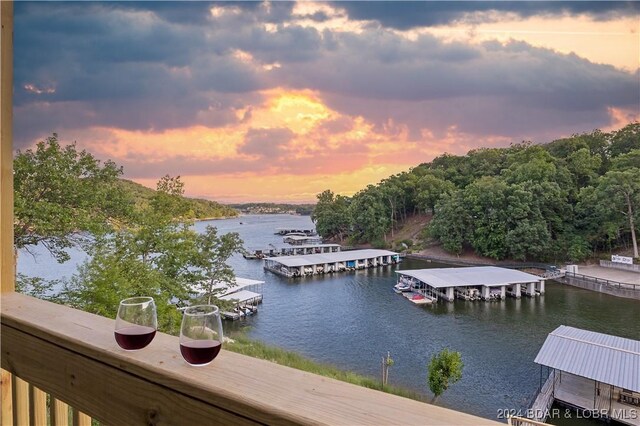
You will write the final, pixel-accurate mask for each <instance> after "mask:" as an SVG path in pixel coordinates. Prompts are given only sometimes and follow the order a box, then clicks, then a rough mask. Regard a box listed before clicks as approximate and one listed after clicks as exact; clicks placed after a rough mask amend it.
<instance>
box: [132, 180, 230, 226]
mask: <svg viewBox="0 0 640 426" xmlns="http://www.w3.org/2000/svg"><path fill="white" fill-rule="evenodd" d="M120 184H121V185H122V187H123V188H125V190H127V191H128V192H130V193H131V194H132V195H133V199H134V200H135V202H136V205H137V206H138V207H142V206H145V205H146V204H148V203H149V200H150V199H151V197H152V196H153V194H154V193H155V192H156V191H155V190H153V189H151V188H147V187H146V186H144V185H140V184H139V183H136V182H133V181H130V180H127V179H120ZM184 200H185V202H186V203H188V204H189V207H190V209H191V210H192V211H193V213H194V218H195V219H217V218H222V217H234V216H238V211H237V210H235V209H233V208H232V207H229V206H226V205H224V204H220V203H217V202H215V201H210V200H203V199H201V198H188V197H184Z"/></svg>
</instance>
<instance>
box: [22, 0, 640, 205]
mask: <svg viewBox="0 0 640 426" xmlns="http://www.w3.org/2000/svg"><path fill="white" fill-rule="evenodd" d="M14 21H15V22H14V23H15V49H14V55H15V57H14V63H15V74H14V78H15V92H14V105H15V110H14V120H15V125H14V133H15V145H16V147H17V148H19V149H25V148H28V147H30V146H33V144H34V143H35V142H36V141H37V140H41V139H42V138H44V137H46V136H47V135H50V134H51V133H53V132H56V133H58V134H59V136H60V138H61V139H62V140H63V141H66V142H72V141H77V143H78V145H79V146H80V147H82V148H85V149H87V150H89V151H90V152H92V153H94V154H95V155H97V156H98V157H99V158H102V159H107V158H110V159H113V160H114V161H116V162H117V163H118V164H120V165H122V166H124V170H125V177H127V178H130V179H133V180H135V181H137V182H140V183H142V184H145V185H147V186H151V187H154V186H155V185H154V182H155V181H156V180H157V179H158V178H159V177H160V176H163V175H165V174H170V175H181V176H182V177H183V180H184V181H185V182H186V190H187V194H188V195H192V196H204V197H207V198H212V199H217V200H222V201H225V202H240V201H266V200H273V201H292V202H303V201H311V200H314V198H315V194H317V193H318V192H320V191H322V190H324V189H327V188H331V189H333V190H334V191H336V192H339V193H343V194H347V195H350V194H352V193H354V192H355V191H357V190H358V189H360V188H362V187H364V186H366V185H367V184H368V183H375V182H377V181H379V180H380V179H382V178H385V177H387V176H389V175H390V174H394V173H397V172H400V171H403V170H407V169H408V168H410V167H412V166H415V165H417V164H419V163H421V162H425V161H429V160H431V159H432V158H433V157H435V156H437V155H439V154H442V153H443V152H449V153H455V154H463V153H465V152H467V151H468V150H470V149H473V148H477V147H492V146H507V145H508V144H509V143H511V142H519V141H522V140H532V141H534V142H547V141H550V140H552V139H555V138H559V137H563V136H568V135H571V134H573V133H578V132H586V131H591V130H593V129H596V128H599V129H603V130H611V129H616V128H619V127H622V126H623V125H624V124H626V123H628V122H631V121H634V120H638V119H640V104H639V102H640V100H639V98H640V68H639V67H640V3H634V2H609V1H604V2H588V1H579V2H556V1H553V2H544V1H532V2H509V1H505V2H462V1H460V2H400V1H395V2H384V1H379V2H343V1H337V2H322V3H315V2H313V3H312V2H261V3H258V2H255V3H254V2H223V3H222V2H218V3H206V2H190V3H179V2H178V3H173V2H109V3H99V2H72V3H64V2H44V3H31V2H17V3H16V4H15V18H14Z"/></svg>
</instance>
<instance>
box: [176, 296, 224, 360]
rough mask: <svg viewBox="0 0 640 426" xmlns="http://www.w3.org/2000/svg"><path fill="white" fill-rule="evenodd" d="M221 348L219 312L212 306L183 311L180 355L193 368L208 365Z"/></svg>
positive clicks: (194, 307) (195, 307)
mask: <svg viewBox="0 0 640 426" xmlns="http://www.w3.org/2000/svg"><path fill="white" fill-rule="evenodd" d="M221 347H222V321H221V320H220V310H219V309H218V307H217V306H214V305H197V306H191V307H189V308H187V309H185V310H184V315H183V317H182V326H181V327H180V353H182V357H183V358H184V360H185V361H186V362H187V363H188V364H190V365H194V366H203V365H207V364H209V363H210V362H211V361H213V359H214V358H215V357H216V356H218V353H220V348H221Z"/></svg>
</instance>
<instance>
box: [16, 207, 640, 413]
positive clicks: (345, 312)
mask: <svg viewBox="0 0 640 426" xmlns="http://www.w3.org/2000/svg"><path fill="white" fill-rule="evenodd" d="M206 225H213V226H216V227H217V228H218V229H219V230H220V232H222V233H225V232H238V233H239V234H240V236H241V237H242V238H243V239H244V241H245V247H248V248H251V247H256V248H257V247H264V248H266V247H267V245H268V244H270V243H272V244H276V245H280V244H281V243H282V237H280V236H277V235H274V230H275V228H278V227H286V226H300V227H311V226H313V224H312V222H311V220H310V218H309V217H305V216H291V215H256V216H241V217H238V218H234V219H225V220H216V221H206V222H198V223H196V225H195V227H196V229H197V230H200V231H201V230H203V229H204V227H205V226H206ZM36 251H37V252H40V251H39V250H36ZM40 253H41V255H40V256H39V257H38V258H37V259H34V258H33V257H31V256H29V255H26V254H24V253H22V254H20V256H19V262H18V270H19V272H23V273H26V274H28V275H36V276H43V277H45V278H60V276H61V275H67V276H68V275H70V274H72V273H73V271H74V269H75V267H76V264H77V263H79V262H81V261H82V260H84V258H85V257H84V255H83V254H82V253H80V252H73V253H72V260H71V261H70V262H67V263H66V264H63V265H58V264H56V263H55V261H53V260H52V259H51V258H50V257H49V256H47V255H46V254H45V253H42V252H40ZM231 264H232V266H233V267H234V269H235V271H236V274H237V275H238V276H241V277H245V278H253V279H258V280H264V281H266V283H265V284H264V286H263V287H262V293H263V294H264V302H263V304H262V305H261V307H260V311H259V313H258V314H257V315H255V316H253V317H249V318H248V319H246V320H242V321H238V322H235V323H228V324H227V325H226V326H227V328H228V330H229V331H231V330H238V329H243V330H244V331H246V332H247V334H248V336H249V337H251V338H253V339H257V340H262V341H264V342H266V343H269V344H272V345H275V346H279V347H282V348H285V349H289V350H293V351H296V352H298V353H301V354H303V355H305V356H307V357H309V358H311V359H314V360H316V361H321V362H325V363H330V364H334V365H336V366H338V367H340V368H343V369H347V370H353V371H356V372H359V373H362V374H366V375H371V376H377V377H379V375H380V362H381V357H382V356H384V355H386V354H387V351H389V352H390V353H391V357H392V358H393V359H394V361H395V365H393V367H391V369H390V373H389V382H390V383H391V384H395V385H401V386H404V387H407V388H410V389H413V390H415V391H418V392H421V393H423V394H425V395H428V386H427V382H426V377H427V368H426V366H427V363H428V362H429V359H430V357H431V356H432V355H433V354H435V353H437V352H438V351H440V350H441V349H442V348H445V347H446V348H450V349H453V350H456V351H459V352H461V354H462V360H463V362H464V371H463V377H462V380H460V381H459V382H458V383H456V384H455V385H453V386H452V387H451V388H450V389H448V390H447V392H445V394H444V395H443V396H442V397H441V398H440V399H439V402H438V404H440V405H443V406H447V407H451V408H454V409H456V410H460V411H465V412H467V413H471V414H476V415H480V416H483V417H487V418H495V416H496V413H497V411H498V410H499V409H516V410H517V409H522V410H524V409H526V408H527V406H528V405H529V403H530V402H531V400H532V397H533V396H534V394H535V392H536V390H537V388H538V385H539V380H540V369H539V366H537V365H536V364H534V363H533V359H534V358H535V356H536V354H537V352H538V350H539V349H540V347H541V346H542V343H543V342H544V339H545V338H546V336H547V334H548V333H549V332H551V331H552V330H554V329H555V328H556V327H558V326H559V325H569V326H574V327H580V328H585V329H589V330H593V331H598V332H603V333H608V334H614V335H617V336H622V337H628V338H632V339H640V321H639V318H640V302H638V301H634V300H630V299H622V298H617V297H613V296H608V295H605V294H600V293H595V292H589V291H586V290H582V289H578V288H575V287H570V286H563V285H561V284H558V283H555V282H548V283H547V287H546V295H545V296H543V297H538V298H535V299H529V298H523V299H520V300H515V299H510V298H509V299H507V300H505V301H501V302H492V303H485V302H467V301H458V300H457V301H455V302H454V303H442V302H441V303H438V304H436V305H435V306H432V307H420V306H416V305H413V304H412V303H410V302H409V301H407V300H406V299H404V298H403V297H401V296H399V295H397V294H395V293H394V292H393V291H392V286H393V285H394V284H395V280H396V277H395V275H396V274H395V273H394V270H395V269H393V268H392V267H386V268H385V269H382V270H364V271H356V272H349V273H343V274H334V275H331V276H317V277H309V278H298V279H286V278H284V277H280V276H278V275H275V274H272V273H270V272H266V271H264V270H263V268H262V262H261V261H257V260H245V259H244V258H243V257H242V256H235V257H234V258H232V259H231ZM443 266H445V265H437V264H434V263H428V262H424V261H416V260H409V259H407V260H405V261H404V262H403V263H401V264H400V265H399V268H400V269H414V268H429V267H443Z"/></svg>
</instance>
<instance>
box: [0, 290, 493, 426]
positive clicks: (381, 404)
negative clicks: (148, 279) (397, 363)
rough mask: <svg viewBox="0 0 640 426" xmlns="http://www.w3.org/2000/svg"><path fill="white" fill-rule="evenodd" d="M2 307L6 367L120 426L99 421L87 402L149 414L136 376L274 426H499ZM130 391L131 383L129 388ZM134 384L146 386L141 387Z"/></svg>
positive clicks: (52, 309)
mask: <svg viewBox="0 0 640 426" xmlns="http://www.w3.org/2000/svg"><path fill="white" fill-rule="evenodd" d="M2 304H3V306H2V326H3V333H2V339H3V342H2V343H3V344H2V365H3V367H4V368H7V369H10V370H11V371H12V372H14V373H15V374H18V375H21V374H29V375H31V377H33V380H36V379H37V380H39V381H43V382H45V383H49V382H53V384H54V386H57V389H51V388H45V389H46V390H47V391H48V392H50V393H51V394H53V395H54V396H58V397H60V398H61V399H63V400H65V401H67V402H68V403H70V404H71V405H72V406H77V407H78V408H80V409H82V410H83V411H85V412H87V413H89V414H91V415H92V416H93V417H95V418H97V419H98V420H104V421H106V422H108V423H113V422H112V421H110V420H113V418H111V417H109V416H108V415H107V416H105V414H112V415H115V414H114V413H105V412H104V411H102V412H100V414H101V415H98V413H97V412H96V411H94V409H95V408H99V407H93V408H92V409H91V410H89V409H87V408H85V406H83V405H81V404H86V402H87V400H93V399H100V400H101V401H103V402H105V404H106V402H110V403H112V406H114V407H115V406H118V405H116V404H125V406H130V405H135V406H138V405H142V406H143V407H146V408H147V409H148V406H147V405H145V398H136V396H135V395H136V394H138V393H145V397H151V395H150V394H146V392H149V389H151V388H150V387H146V388H145V389H146V390H144V391H143V390H142V389H139V392H136V394H131V392H129V391H127V395H128V397H127V398H132V400H127V401H121V398H120V397H119V396H118V392H119V390H118V389H122V388H123V386H122V385H123V384H124V383H125V382H126V383H129V381H130V380H134V379H138V380H141V381H143V382H145V383H147V384H148V385H149V386H152V387H155V386H158V387H162V388H166V389H168V390H170V392H169V395H167V399H166V400H163V403H159V405H157V407H158V408H157V409H158V410H162V409H163V408H165V409H166V408H167V407H176V406H177V405H178V404H179V402H178V401H177V398H176V396H184V397H188V398H189V399H190V400H197V401H204V402H205V403H206V404H208V405H209V406H210V407H217V408H218V409H220V410H226V411H228V412H231V413H236V414H237V415H238V416H242V417H246V418H250V419H252V420H254V421H256V422H259V423H266V424H286V423H289V424H291V423H295V424H332V425H341V424H349V425H353V424H420V425H430V424H437V425H446V424H455V425H461V426H462V425H481V424H499V423H497V422H494V421H491V420H487V419H483V418H479V417H476V416H471V415H468V414H464V413H460V412H457V411H453V410H449V409H446V408H442V407H437V406H433V405H429V404H424V403H420V402H417V401H413V400H409V399H405V398H401V397H398V396H395V395H390V394H386V393H383V392H378V391H374V390H370V389H366V388H362V387H359V386H356V385H351V384H348V383H344V382H339V381H337V380H333V379H329V378H325V377H321V376H317V375H314V374H311V373H306V372H303V371H299V370H295V369H292V368H288V367H283V366H280V365H276V364H273V363H270V362H267V361H264V360H259V359H255V358H250V357H247V356H244V355H239V354H235V353H232V352H228V351H225V350H224V349H223V350H222V351H221V353H220V355H219V356H218V358H216V360H215V361H214V362H213V363H212V364H211V365H210V366H208V367H203V368H193V367H189V366H188V365H186V363H185V362H184V361H183V360H182V358H181V356H180V353H179V349H178V339H177V338H176V337H173V336H169V335H166V334H163V333H158V334H157V335H156V338H155V339H154V341H153V342H151V344H150V345H149V346H148V347H147V348H145V349H144V350H141V351H137V352H126V351H123V350H121V349H120V348H119V347H118V346H117V345H116V343H115V341H114V338H113V327H114V322H113V321H112V320H109V319H107V318H103V317H98V316H96V315H92V314H88V313H86V312H81V311H78V310H75V309H70V308H67V307H64V306H60V305H55V304H52V303H48V302H44V301H41V300H37V299H34V298H31V297H28V296H25V295H21V294H16V293H13V294H10V295H7V296H6V297H3V300H2ZM5 329H7V330H13V332H5ZM22 334H27V335H30V336H32V338H33V339H34V340H35V341H34V342H32V343H30V345H32V349H30V350H25V352H26V353H25V357H24V358H25V359H21V357H17V356H11V355H9V353H11V352H14V351H16V346H21V345H24V342H22V341H21V339H23V340H25V341H29V340H30V339H29V338H27V337H24V336H22ZM5 340H6V341H7V343H5ZM38 345H41V346H46V347H47V348H48V349H47V350H52V347H58V348H59V349H60V350H61V351H63V353H64V354H65V357H67V358H68V359H69V360H71V359H73V360H74V362H76V361H77V363H78V364H77V365H75V364H74V365H68V366H65V367H64V369H65V370H63V371H67V373H69V370H68V369H69V368H72V367H73V368H72V370H73V371H74V373H73V374H74V378H73V379H70V376H68V375H67V376H65V377H62V378H60V377H58V376H56V377H55V378H54V377H52V375H55V374H54V373H55V372H51V371H50V370H51V369H50V368H45V367H44V366H41V368H35V367H38V364H39V363H42V362H43V360H42V356H43V353H46V352H45V351H39V350H37V346H38ZM37 352H42V353H37ZM70 353H75V354H77V355H79V356H72V355H71V354H70ZM61 355H62V353H61ZM57 357H58V356H56V357H51V356H48V357H47V359H51V358H57ZM78 358H79V359H78ZM12 363H13V365H12ZM99 366H104V367H105V368H106V367H109V368H108V369H107V370H104V369H103V368H101V367H100V368H98V367H99ZM61 367H62V366H61ZM54 370H58V369H57V368H56V369H54ZM98 370H100V371H98ZM103 370H104V371H103ZM30 380H32V379H30ZM87 381H90V382H89V383H86V382H87ZM58 382H59V383H58ZM55 383H58V384H57V385H55ZM107 383H108V384H109V385H107ZM34 384H37V385H38V386H40V387H43V386H42V385H41V384H40V383H36V382H34ZM49 384H51V383H49ZM71 384H73V385H72V386H71ZM63 385H64V388H63V387H62V386H63ZM130 386H133V384H131V385H128V386H127V387H126V389H130ZM136 386H142V384H139V383H137V382H136ZM79 389H82V392H80V394H81V395H78V391H79ZM74 391H75V393H74ZM70 397H73V398H74V399H73V400H72V399H70ZM112 399H113V400H112ZM165 404H166V405H165ZM102 409H104V408H102ZM180 411H182V409H181V410H180Z"/></svg>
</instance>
